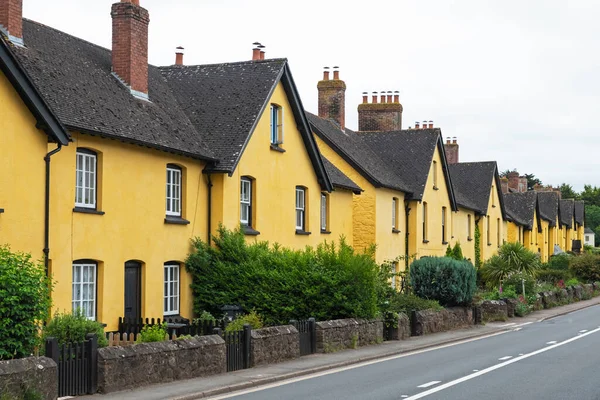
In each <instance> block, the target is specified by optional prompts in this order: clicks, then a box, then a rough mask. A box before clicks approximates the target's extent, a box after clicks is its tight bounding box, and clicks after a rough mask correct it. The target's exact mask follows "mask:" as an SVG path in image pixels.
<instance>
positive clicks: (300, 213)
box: [296, 187, 306, 231]
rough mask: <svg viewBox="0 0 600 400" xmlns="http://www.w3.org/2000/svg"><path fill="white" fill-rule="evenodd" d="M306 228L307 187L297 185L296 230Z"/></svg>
mask: <svg viewBox="0 0 600 400" xmlns="http://www.w3.org/2000/svg"><path fill="white" fill-rule="evenodd" d="M305 229H306V189H305V188H303V187H296V230H298V231H304V230H305Z"/></svg>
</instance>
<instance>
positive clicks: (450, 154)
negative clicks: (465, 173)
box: [431, 124, 460, 164]
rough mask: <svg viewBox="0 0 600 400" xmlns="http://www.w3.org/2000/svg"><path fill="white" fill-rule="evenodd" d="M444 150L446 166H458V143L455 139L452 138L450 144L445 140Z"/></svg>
mask: <svg viewBox="0 0 600 400" xmlns="http://www.w3.org/2000/svg"><path fill="white" fill-rule="evenodd" d="M431 125H433V124H431ZM444 150H445V151H446V161H447V162H448V164H458V163H459V162H460V161H459V158H458V143H457V141H456V138H453V139H452V142H450V138H447V139H446V144H445V145H444Z"/></svg>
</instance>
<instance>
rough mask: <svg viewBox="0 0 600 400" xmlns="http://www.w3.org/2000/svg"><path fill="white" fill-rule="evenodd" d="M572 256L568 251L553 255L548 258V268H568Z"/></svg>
mask: <svg viewBox="0 0 600 400" xmlns="http://www.w3.org/2000/svg"><path fill="white" fill-rule="evenodd" d="M572 258H573V256H571V255H569V254H567V253H563V254H557V255H555V256H552V257H550V260H548V269H559V270H568V269H569V263H570V262H571V259H572Z"/></svg>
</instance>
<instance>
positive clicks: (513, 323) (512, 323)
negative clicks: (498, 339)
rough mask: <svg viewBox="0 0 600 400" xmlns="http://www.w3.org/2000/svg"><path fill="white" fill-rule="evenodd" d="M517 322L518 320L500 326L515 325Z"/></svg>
mask: <svg viewBox="0 0 600 400" xmlns="http://www.w3.org/2000/svg"><path fill="white" fill-rule="evenodd" d="M516 324H517V323H516V322H511V323H509V324H504V325H500V327H501V328H502V327H504V326H513V325H516Z"/></svg>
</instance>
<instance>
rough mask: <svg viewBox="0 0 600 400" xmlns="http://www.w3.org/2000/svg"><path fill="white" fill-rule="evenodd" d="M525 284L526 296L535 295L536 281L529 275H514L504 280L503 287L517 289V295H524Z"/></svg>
mask: <svg viewBox="0 0 600 400" xmlns="http://www.w3.org/2000/svg"><path fill="white" fill-rule="evenodd" d="M523 281H524V282H523ZM523 283H525V294H529V293H533V290H534V288H535V279H534V278H533V277H532V276H531V275H527V274H520V273H516V274H513V275H511V276H510V277H508V278H506V279H505V280H504V282H503V284H502V286H503V287H504V286H512V287H514V288H515V291H516V292H517V294H523Z"/></svg>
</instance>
